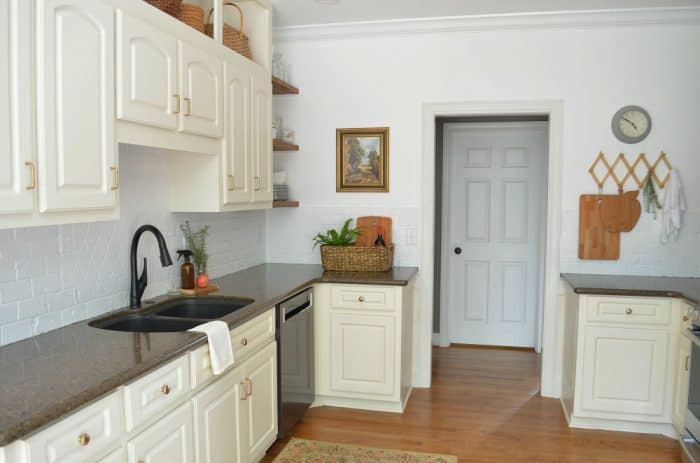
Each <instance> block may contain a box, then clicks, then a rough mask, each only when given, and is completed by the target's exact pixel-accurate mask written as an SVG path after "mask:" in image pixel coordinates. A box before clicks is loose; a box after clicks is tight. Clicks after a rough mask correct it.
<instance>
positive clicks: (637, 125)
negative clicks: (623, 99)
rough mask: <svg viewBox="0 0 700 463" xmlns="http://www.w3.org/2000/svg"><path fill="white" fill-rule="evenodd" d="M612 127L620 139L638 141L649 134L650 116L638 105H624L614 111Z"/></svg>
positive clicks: (630, 141) (631, 141) (629, 141)
mask: <svg viewBox="0 0 700 463" xmlns="http://www.w3.org/2000/svg"><path fill="white" fill-rule="evenodd" d="M612 129H613V133H614V134H615V136H616V137H617V138H618V139H619V140H620V141H622V142H625V143H638V142H640V141H642V140H644V139H645V138H646V137H647V135H649V131H650V130H651V118H650V117H649V113H647V112H646V111H645V110H644V109H643V108H641V107H639V106H626V107H624V108H622V109H620V110H619V111H618V112H617V113H615V116H614V117H613V120H612Z"/></svg>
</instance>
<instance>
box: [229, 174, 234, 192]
mask: <svg viewBox="0 0 700 463" xmlns="http://www.w3.org/2000/svg"><path fill="white" fill-rule="evenodd" d="M228 178H229V180H230V182H229V185H230V186H229V187H228V191H234V190H235V189H236V178H235V177H234V176H233V175H231V174H229V175H228Z"/></svg>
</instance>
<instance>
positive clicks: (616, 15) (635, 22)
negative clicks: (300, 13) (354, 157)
mask: <svg viewBox="0 0 700 463" xmlns="http://www.w3.org/2000/svg"><path fill="white" fill-rule="evenodd" d="M684 24H692V25H696V24H700V7H674V8H643V9H614V10H586V11H567V12H549V13H518V14H489V15H474V16H450V17H439V18H418V19H393V20H386V21H363V22H349V23H332V24H314V25H308V26H288V27H279V28H275V29H274V31H273V37H274V40H275V41H276V42H291V41H305V40H333V39H346V38H354V37H376V36H390V35H411V34H435V33H449V32H477V31H492V30H534V29H564V28H595V27H610V26H615V27H617V26H641V25H684Z"/></svg>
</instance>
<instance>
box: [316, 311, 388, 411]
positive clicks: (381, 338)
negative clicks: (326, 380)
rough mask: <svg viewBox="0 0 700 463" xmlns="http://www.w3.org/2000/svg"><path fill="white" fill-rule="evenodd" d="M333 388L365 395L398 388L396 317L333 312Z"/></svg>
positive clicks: (331, 356)
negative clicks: (396, 372) (396, 371)
mask: <svg viewBox="0 0 700 463" xmlns="http://www.w3.org/2000/svg"><path fill="white" fill-rule="evenodd" d="M330 320H331V331H330V339H331V346H330V347H331V352H330V366H331V370H330V375H331V378H330V389H331V391H333V393H334V395H337V396H343V395H344V394H343V393H350V396H351V397H356V396H357V395H358V394H359V395H362V396H366V397H370V398H371V397H372V396H377V395H380V396H388V395H394V394H395V392H396V387H395V386H396V377H395V376H396V375H395V370H396V363H395V362H396V357H397V353H396V350H397V349H396V317H393V316H388V315H363V314H353V313H347V312H331V316H330Z"/></svg>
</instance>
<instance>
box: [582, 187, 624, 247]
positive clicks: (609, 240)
mask: <svg viewBox="0 0 700 463" xmlns="http://www.w3.org/2000/svg"><path fill="white" fill-rule="evenodd" d="M605 196H615V197H617V196H618V195H581V198H580V200H579V225H578V257H579V259H596V260H616V259H619V258H620V233H619V231H618V232H612V233H611V232H609V231H608V229H609V228H612V229H617V230H619V229H620V228H621V226H620V225H618V224H617V223H615V224H612V225H610V224H608V225H607V226H606V223H605V221H604V219H603V207H604V206H603V202H604V201H605V199H606V198H605ZM618 207H619V205H617V204H615V201H612V202H611V204H610V205H606V206H605V208H606V209H608V208H610V212H609V213H608V214H612V212H613V209H617V208H618ZM617 210H619V209H617Z"/></svg>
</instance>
